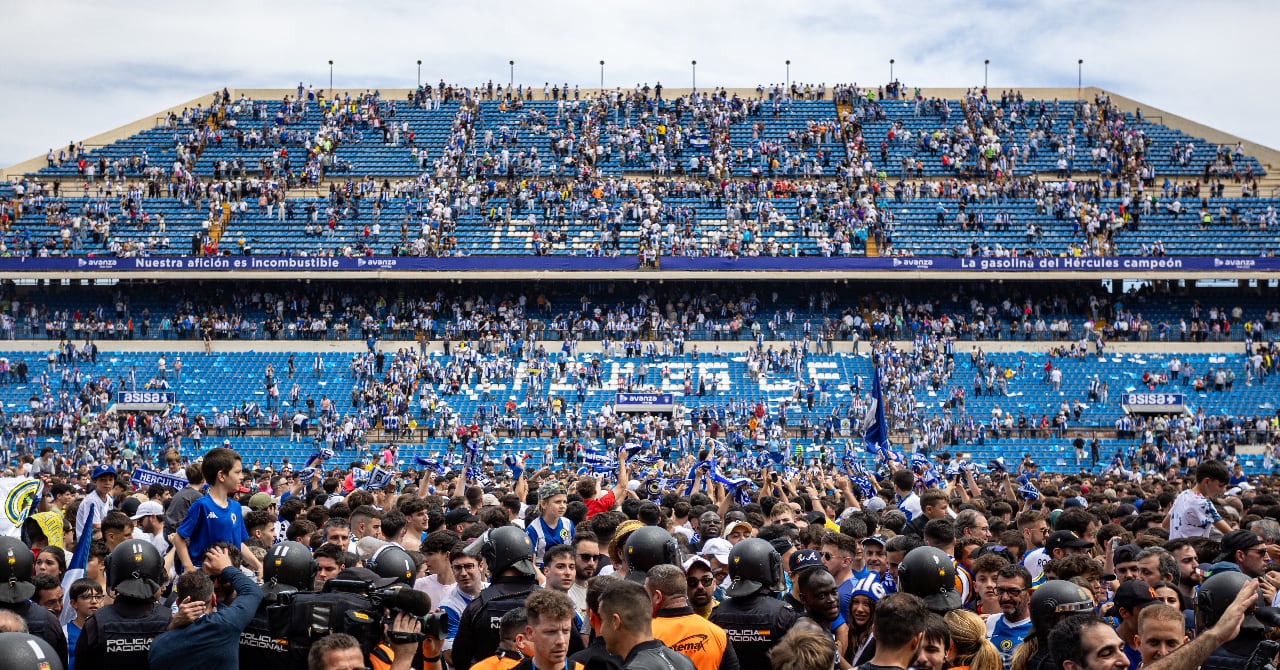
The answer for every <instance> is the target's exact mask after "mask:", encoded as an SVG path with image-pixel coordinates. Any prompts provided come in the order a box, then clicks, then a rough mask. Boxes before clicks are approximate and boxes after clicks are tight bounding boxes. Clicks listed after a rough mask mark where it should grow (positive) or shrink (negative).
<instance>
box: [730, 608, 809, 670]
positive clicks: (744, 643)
mask: <svg viewBox="0 0 1280 670" xmlns="http://www.w3.org/2000/svg"><path fill="white" fill-rule="evenodd" d="M795 622H796V613H795V611H794V610H792V609H791V608H790V607H788V606H787V605H786V604H785V603H783V602H782V601H781V600H777V599H774V598H770V597H768V596H763V595H761V596H749V597H747V598H730V599H729V600H727V601H725V602H723V603H721V604H720V606H719V607H717V608H715V609H714V610H712V611H711V623H714V624H715V625H717V626H719V627H721V628H723V629H724V632H725V636H726V637H728V639H729V642H730V643H731V644H733V649H734V651H735V652H736V653H737V656H738V666H739V667H740V668H741V670H772V665H771V664H770V663H769V650H770V649H772V648H773V645H774V644H777V642H778V640H781V639H782V636H783V635H786V633H787V631H788V630H790V629H791V625H792V624H794V623H795Z"/></svg>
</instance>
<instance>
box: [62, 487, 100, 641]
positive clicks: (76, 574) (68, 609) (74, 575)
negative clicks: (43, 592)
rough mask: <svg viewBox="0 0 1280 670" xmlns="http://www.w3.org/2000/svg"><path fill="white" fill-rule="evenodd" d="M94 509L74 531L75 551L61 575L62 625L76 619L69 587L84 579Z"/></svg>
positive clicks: (91, 536) (87, 563)
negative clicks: (81, 525) (82, 524)
mask: <svg viewBox="0 0 1280 670" xmlns="http://www.w3.org/2000/svg"><path fill="white" fill-rule="evenodd" d="M97 511H98V510H97V509H96V508H91V509H90V510H89V516H87V517H85V520H84V526H83V527H81V528H77V529H76V550H75V552H74V553H72V554H71V560H70V561H68V562H67V571H66V573H64V574H63V575H62V616H60V617H59V619H60V620H61V621H62V623H63V624H66V623H67V622H68V621H71V620H72V619H74V618H76V610H75V608H74V607H72V606H71V585H72V584H74V583H75V582H76V580H77V579H81V578H83V577H84V571H85V568H87V567H88V566H89V545H91V544H93V542H92V538H93V524H94V522H96V521H97V520H98V519H97V514H96V512H97Z"/></svg>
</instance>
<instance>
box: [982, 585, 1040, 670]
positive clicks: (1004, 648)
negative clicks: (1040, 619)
mask: <svg viewBox="0 0 1280 670" xmlns="http://www.w3.org/2000/svg"><path fill="white" fill-rule="evenodd" d="M996 597H997V598H998V599H999V601H1000V612H1001V613H1000V614H999V615H996V616H993V617H989V618H988V619H987V639H988V640H990V641H991V644H992V645H994V646H995V648H996V651H997V652H999V653H1000V662H1001V663H1003V664H1004V667H1005V670H1009V666H1010V665H1011V664H1012V663H1013V650H1014V649H1015V648H1017V646H1018V645H1020V644H1022V639H1023V638H1025V637H1026V636H1027V631H1029V630H1031V609H1030V605H1031V573H1030V572H1028V571H1027V569H1026V568H1024V567H1022V566H1021V565H1016V564H1014V565H1006V566H1005V567H1004V568H1002V569H1001V570H1000V572H997V573H996Z"/></svg>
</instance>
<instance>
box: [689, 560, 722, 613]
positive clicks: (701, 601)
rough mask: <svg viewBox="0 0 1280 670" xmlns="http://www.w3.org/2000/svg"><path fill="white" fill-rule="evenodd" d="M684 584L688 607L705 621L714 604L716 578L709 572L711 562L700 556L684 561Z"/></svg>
mask: <svg viewBox="0 0 1280 670" xmlns="http://www.w3.org/2000/svg"><path fill="white" fill-rule="evenodd" d="M683 567H684V574H685V584H686V586H688V588H689V606H690V607H692V608H693V611H694V612H696V613H697V614H698V616H700V617H702V618H704V619H706V618H708V617H710V616H711V610H713V609H715V606H716V605H718V604H719V603H717V602H716V599H715V592H716V577H715V575H714V574H712V572H711V562H710V561H708V560H707V559H705V558H703V557H701V556H690V557H689V558H687V559H685V561H684V566H683Z"/></svg>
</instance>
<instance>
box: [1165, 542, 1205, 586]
mask: <svg viewBox="0 0 1280 670" xmlns="http://www.w3.org/2000/svg"><path fill="white" fill-rule="evenodd" d="M1164 548H1165V551H1168V552H1169V553H1170V554H1172V555H1173V559H1174V560H1175V561H1177V562H1178V579H1177V582H1176V583H1177V586H1178V591H1179V592H1181V593H1182V595H1183V597H1184V598H1186V600H1187V602H1191V599H1192V598H1193V597H1194V596H1195V591H1196V587H1197V586H1199V585H1200V575H1199V573H1198V572H1197V571H1196V567H1197V566H1198V565H1199V564H1200V560H1199V559H1198V558H1197V557H1196V548H1195V547H1194V546H1192V544H1191V540H1190V539H1188V538H1185V537H1184V538H1178V539H1176V540H1169V541H1168V542H1167V543H1165V545H1164Z"/></svg>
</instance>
